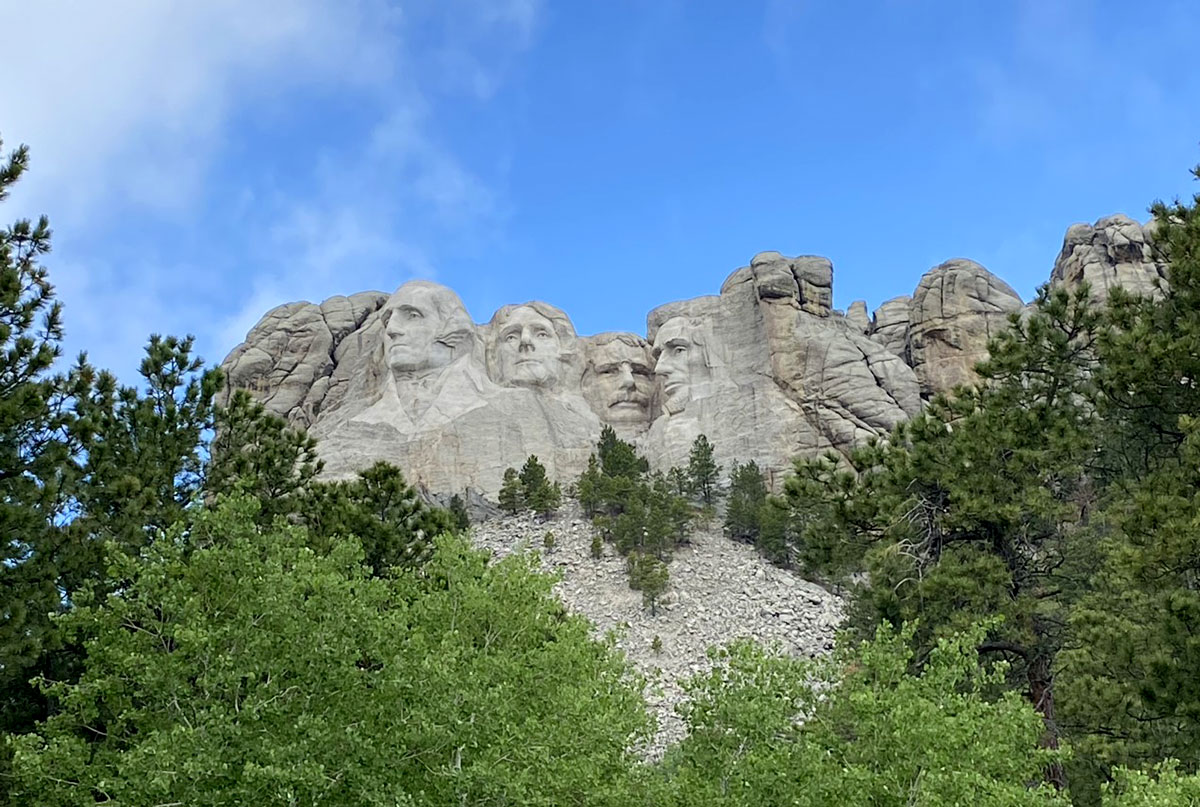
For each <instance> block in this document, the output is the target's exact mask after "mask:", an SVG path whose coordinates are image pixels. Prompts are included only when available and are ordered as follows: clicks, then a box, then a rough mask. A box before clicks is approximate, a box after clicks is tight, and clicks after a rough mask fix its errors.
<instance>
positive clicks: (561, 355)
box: [487, 302, 578, 390]
mask: <svg viewBox="0 0 1200 807" xmlns="http://www.w3.org/2000/svg"><path fill="white" fill-rule="evenodd" d="M489 327H490V332H491V339H490V341H489V344H488V355H487V365H488V374H489V375H490V376H491V377H492V379H493V380H494V381H496V382H497V383H499V384H503V385H504V386H506V387H531V388H535V389H545V390H549V389H554V388H556V387H558V385H559V381H560V380H562V378H563V377H564V375H565V370H566V368H567V365H568V364H569V363H570V360H571V357H572V356H573V355H574V352H575V328H574V327H573V326H572V325H571V321H570V320H569V319H568V318H567V315H566V314H564V313H563V312H562V311H560V310H559V309H557V308H555V307H554V306H552V305H547V304H546V303H541V302H529V303H524V304H522V305H506V306H504V307H503V308H501V309H500V310H499V311H497V312H496V314H495V315H494V316H493V317H492V322H491V324H490V326H489ZM576 378H578V376H576Z"/></svg>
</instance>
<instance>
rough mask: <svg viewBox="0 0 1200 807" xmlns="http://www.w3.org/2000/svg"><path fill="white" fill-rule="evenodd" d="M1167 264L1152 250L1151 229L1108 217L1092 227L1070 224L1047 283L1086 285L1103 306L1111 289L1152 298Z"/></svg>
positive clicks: (1164, 274) (1120, 217)
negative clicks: (1122, 289)
mask: <svg viewBox="0 0 1200 807" xmlns="http://www.w3.org/2000/svg"><path fill="white" fill-rule="evenodd" d="M1166 269H1167V265H1166V262H1165V261H1164V260H1163V256H1162V255H1160V254H1159V253H1158V252H1157V251H1156V250H1155V248H1154V229H1153V226H1152V225H1145V226H1143V225H1141V224H1138V223H1137V222H1136V221H1134V220H1133V219H1131V218H1129V217H1128V216H1122V215H1116V216H1108V217H1106V218H1102V219H1100V220H1099V221H1097V222H1096V223H1095V224H1073V225H1071V227H1070V228H1069V229H1068V230H1067V234H1066V236H1065V237H1064V238H1063V247H1062V251H1061V252H1059V254H1058V259H1057V260H1055V261H1054V270H1053V271H1052V272H1051V273H1050V282H1051V283H1053V284H1056V285H1058V284H1061V285H1064V286H1068V287H1074V286H1077V285H1079V284H1080V283H1085V282H1086V283H1087V284H1088V286H1089V287H1090V288H1091V292H1092V297H1093V298H1095V299H1096V300H1098V301H1101V302H1103V301H1104V300H1106V299H1108V291H1109V289H1111V288H1112V287H1113V286H1122V287H1124V288H1125V289H1126V290H1128V291H1130V292H1132V293H1134V294H1146V295H1154V294H1157V293H1158V283H1159V282H1160V281H1162V280H1164V279H1165V278H1166Z"/></svg>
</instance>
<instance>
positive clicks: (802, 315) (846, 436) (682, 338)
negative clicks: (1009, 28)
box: [222, 216, 1165, 497]
mask: <svg viewBox="0 0 1200 807" xmlns="http://www.w3.org/2000/svg"><path fill="white" fill-rule="evenodd" d="M1151 237H1152V232H1151V231H1150V230H1149V229H1148V228H1146V227H1142V226H1141V225H1138V224H1137V223H1136V222H1133V221H1132V220H1131V219H1126V218H1124V217H1120V216H1114V217H1110V218H1107V219H1101V220H1100V221H1099V222H1097V223H1096V224H1095V225H1093V226H1088V225H1075V226H1073V227H1071V228H1070V230H1068V231H1067V235H1066V238H1065V239H1064V246H1063V250H1062V253H1061V254H1060V255H1059V258H1058V261H1057V262H1056V263H1055V268H1054V273H1053V275H1052V278H1051V279H1052V281H1053V282H1055V283H1063V284H1067V285H1071V284H1076V283H1079V282H1082V281H1087V282H1088V283H1089V284H1091V287H1092V288H1093V293H1096V294H1097V295H1098V296H1101V297H1103V296H1104V295H1106V294H1107V291H1108V289H1110V288H1111V287H1112V286H1113V285H1117V284H1122V285H1125V286H1127V287H1129V288H1131V289H1132V290H1134V291H1150V292H1153V290H1154V288H1155V287H1154V283H1155V279H1156V278H1159V277H1162V276H1163V274H1164V272H1165V270H1164V267H1163V265H1162V263H1161V262H1160V261H1159V259H1158V257H1157V256H1156V253H1155V252H1154V249H1153V244H1152V240H1151ZM1021 309H1022V302H1021V299H1020V297H1019V296H1018V295H1017V293H1016V292H1015V291H1014V290H1013V289H1012V288H1011V287H1009V286H1008V285H1007V284H1006V283H1004V282H1003V281H1002V280H1000V279H999V278H997V277H996V276H995V275H993V274H992V273H991V272H989V271H988V270H987V269H985V268H984V267H982V266H980V265H979V264H977V263H975V262H973V261H969V260H965V259H954V260H950V261H947V262H945V263H943V264H940V265H939V266H936V267H934V268H933V269H931V270H929V271H928V272H927V273H926V274H925V275H924V276H923V277H921V279H920V282H919V283H918V284H917V287H916V289H915V291H914V292H913V294H912V296H911V297H909V296H905V297H897V298H894V299H892V300H888V301H887V302H884V303H882V304H881V305H880V306H879V307H878V308H877V309H875V311H874V312H873V314H871V315H870V316H869V317H868V316H867V307H866V304H865V303H863V302H861V301H859V302H855V303H853V304H851V305H850V306H849V307H848V308H847V309H846V312H845V313H844V314H843V313H842V312H840V311H838V310H835V309H834V308H833V265H832V264H831V263H830V261H829V260H828V259H826V258H822V257H819V256H813V255H804V256H798V257H786V256H784V255H781V254H779V253H778V252H763V253H760V254H758V255H755V256H754V258H753V259H752V260H751V261H750V263H749V265H748V266H745V267H743V268H741V269H738V270H736V271H734V272H733V273H732V274H730V275H729V277H728V278H727V279H726V281H725V283H724V284H723V285H722V286H721V289H720V293H719V294H715V295H710V296H706V297H697V298H693V299H690V300H680V301H677V302H671V303H667V304H665V305H661V306H659V307H657V308H655V309H654V310H652V311H651V312H650V313H649V314H648V315H647V318H646V332H645V334H644V335H643V334H633V333H618V332H606V333H601V334H597V335H595V336H583V337H580V336H579V335H577V334H576V332H575V328H574V326H573V325H572V323H571V320H570V317H569V316H568V315H567V314H566V312H564V311H562V310H560V309H558V308H556V307H554V306H552V305H549V304H547V303H544V302H538V301H531V302H526V303H518V304H513V305H506V306H503V307H501V308H500V309H499V310H498V311H496V312H495V313H494V315H493V316H492V317H491V319H490V320H489V321H488V322H487V323H486V324H477V322H476V321H475V319H474V318H473V317H472V316H471V314H470V313H469V312H468V311H467V309H466V307H465V306H464V305H463V303H462V301H461V300H460V299H459V297H458V295H456V294H455V293H454V292H453V291H451V290H450V289H448V288H446V287H445V286H441V285H439V284H436V283H431V282H429V281H421V280H418V281H410V282H408V283H405V284H404V285H402V286H401V287H400V288H399V289H397V290H396V291H395V293H393V294H391V295H388V294H384V293H382V292H363V293H361V294H354V295H351V296H349V297H334V298H331V299H329V300H327V301H325V302H324V303H322V304H320V305H314V304H311V303H289V304H287V305H283V306H279V307H278V308H275V309H272V310H271V311H269V312H268V313H267V314H266V315H265V316H264V317H263V318H262V320H261V321H260V322H259V323H258V324H257V325H255V327H254V328H253V329H252V330H251V331H250V333H249V334H248V335H247V337H246V341H245V342H244V343H243V344H241V345H239V346H237V347H236V348H235V349H234V350H233V351H232V352H231V353H230V354H229V356H228V357H227V358H226V359H225V362H224V363H223V364H222V367H223V369H224V370H225V372H226V378H227V379H228V390H232V389H237V388H241V389H246V390H249V391H250V393H251V394H252V395H253V396H254V397H255V398H257V399H258V400H260V401H262V402H263V403H264V405H265V406H266V407H267V409H268V410H269V411H271V412H274V413H276V414H278V415H281V416H282V417H284V418H286V419H287V420H288V421H289V422H290V423H292V424H293V425H296V426H299V427H303V428H305V429H308V430H309V432H310V433H311V434H312V435H313V436H315V437H316V438H317V440H318V446H319V451H320V453H321V456H322V457H323V458H324V460H325V462H326V474H327V475H329V476H330V477H334V478H336V477H345V476H349V475H352V474H353V473H354V472H356V471H357V470H359V469H361V468H364V467H366V466H367V465H369V464H371V463H372V462H375V461H377V460H387V461H389V462H392V463H395V464H396V465H398V466H400V467H401V468H402V469H403V470H404V471H405V473H406V474H407V476H408V477H409V479H411V480H412V481H414V482H418V483H421V484H423V485H424V486H426V487H427V488H428V489H430V490H431V491H433V492H446V493H449V492H461V491H463V490H464V489H466V490H468V491H474V492H480V493H482V494H484V495H487V496H491V497H494V496H495V494H496V492H497V491H498V490H499V488H500V481H501V478H502V475H503V473H504V469H505V468H508V467H510V466H511V467H519V466H520V465H521V464H522V463H523V462H524V461H525V459H526V458H527V457H528V456H529V455H530V454H536V455H537V456H538V457H539V458H540V459H541V461H542V463H543V464H544V465H545V466H546V468H547V470H548V472H549V473H550V475H551V477H553V478H556V479H558V480H560V481H562V482H564V483H569V482H571V481H573V480H574V479H575V478H576V477H577V476H578V475H579V474H580V473H581V472H582V471H583V470H584V469H585V468H586V466H587V458H588V455H589V454H590V453H591V452H592V451H593V450H594V446H595V441H596V439H597V437H598V436H599V432H600V429H601V428H602V427H603V426H605V425H608V426H612V427H613V429H614V430H616V432H617V434H618V435H620V436H621V437H622V438H623V439H626V440H630V441H633V442H634V443H635V444H636V445H637V447H638V448H639V449H640V450H641V451H642V452H643V453H644V454H645V455H646V456H647V458H648V459H649V460H650V462H651V463H652V465H653V466H654V467H656V468H660V469H666V468H669V467H670V466H672V465H684V464H686V462H687V456H688V452H689V450H690V448H691V445H692V442H693V440H694V439H695V438H696V437H697V436H698V435H700V434H704V435H706V436H707V437H708V438H709V440H710V442H712V444H713V445H714V447H715V450H716V458H717V461H718V462H720V463H721V464H722V465H723V466H724V467H725V470H726V471H728V470H729V468H730V467H731V466H732V464H733V463H734V462H744V461H748V460H754V461H755V462H757V463H758V465H759V467H761V468H763V469H764V470H765V471H766V474H767V476H768V481H769V482H770V483H771V485H772V486H773V487H778V485H779V484H780V483H781V482H782V479H783V476H784V474H785V473H787V472H788V470H789V469H790V468H791V465H792V460H793V459H794V458H795V457H797V456H800V455H812V454H814V453H818V452H824V451H828V450H833V451H837V452H846V451H848V450H849V449H850V448H851V447H852V446H854V445H856V444H858V443H861V442H862V441H864V440H866V439H868V438H870V437H873V436H880V435H885V434H887V433H888V432H889V431H890V430H891V429H893V428H894V427H895V426H896V425H897V424H898V423H900V422H902V421H903V420H905V419H907V418H909V417H911V416H913V415H914V414H916V413H917V412H918V411H920V408H921V406H922V403H923V400H925V399H928V398H929V397H931V396H933V395H935V394H937V393H939V392H947V391H950V390H952V389H953V388H954V387H955V386H956V385H959V384H970V383H974V382H975V381H977V378H976V376H975V373H974V366H975V364H976V363H977V362H978V361H980V360H981V359H983V358H985V357H986V355H987V344H988V340H989V339H991V338H992V337H993V336H995V335H996V334H997V333H999V332H1000V331H1001V330H1002V329H1003V328H1005V327H1007V326H1008V318H1009V315H1010V314H1011V313H1013V312H1017V311H1020V310H1021ZM228 390H227V392H228Z"/></svg>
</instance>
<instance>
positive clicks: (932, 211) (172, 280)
mask: <svg viewBox="0 0 1200 807" xmlns="http://www.w3.org/2000/svg"><path fill="white" fill-rule="evenodd" d="M0 9H2V10H4V11H6V12H8V14H9V15H16V16H18V17H20V18H21V19H23V20H24V21H25V22H24V23H23V25H22V29H23V30H24V31H28V32H30V33H28V34H23V35H20V36H16V37H9V40H8V41H6V44H5V47H4V48H3V49H0V75H3V76H4V77H5V79H6V80H5V81H3V82H0V136H3V138H4V140H5V147H6V149H7V148H11V147H12V146H15V145H16V144H17V143H21V142H24V143H27V144H29V146H30V147H31V149H32V154H33V167H32V170H31V171H30V173H29V174H28V175H27V178H26V179H25V180H24V181H23V183H22V185H21V186H20V187H19V188H18V190H17V192H15V193H14V194H13V196H12V197H11V198H10V200H9V201H8V202H6V203H5V204H3V205H0V219H2V220H5V221H8V220H12V219H14V218H16V217H18V216H33V215H36V214H39V213H43V212H45V213H47V214H49V215H50V217H51V222H52V224H53V226H54V228H55V251H54V253H53V254H52V255H51V256H50V258H49V259H48V261H47V265H48V266H49V268H50V272H51V277H52V279H53V280H54V282H55V283H56V285H57V286H58V289H59V293H60V297H61V299H62V300H63V301H64V303H65V305H66V325H67V330H68V338H67V344H66V349H67V352H68V354H69V355H70V354H73V353H75V352H77V351H78V350H80V349H85V348H86V349H87V350H88V351H89V352H90V354H91V356H92V358H93V360H94V361H95V362H96V363H97V364H100V365H101V366H106V367H110V368H112V369H114V370H116V371H117V372H118V373H119V374H120V375H121V376H122V378H125V379H128V380H132V378H131V374H132V372H133V368H135V367H136V365H137V362H138V361H139V359H140V351H141V346H142V345H143V344H144V343H145V340H146V338H147V336H148V335H149V334H150V333H152V332H159V333H177V334H183V333H192V334H195V335H196V337H197V340H198V344H199V347H200V352H201V353H202V355H204V356H205V357H206V358H207V359H208V360H210V361H212V362H218V361H220V360H221V358H223V357H224V355H225V354H226V353H227V352H228V351H229V350H230V349H231V348H232V347H233V346H234V345H235V344H236V343H237V342H238V341H240V340H241V338H242V337H243V336H244V335H245V332H246V331H247V330H248V329H249V328H250V327H251V326H252V325H253V324H254V322H255V321H256V320H257V319H258V317H259V316H260V315H261V314H263V313H265V312H266V310H267V309H269V308H270V307H272V306H274V305H277V304H279V303H283V302H287V301H292V300H299V299H308V300H313V301H320V300H322V299H324V298H326V297H328V296H331V295H334V294H349V293H353V292H356V291H361V290H365V289H380V290H385V291H390V290H392V289H394V288H395V287H396V286H398V285H399V284H400V283H402V282H404V281H405V280H407V279H410V278H412V277H429V278H432V279H435V280H437V281H439V282H442V283H445V284H447V285H449V286H451V287H452V288H454V289H455V290H456V291H458V292H459V294H460V295H461V296H462V298H463V300H464V302H465V303H466V304H467V307H468V309H469V310H470V311H471V313H472V315H473V316H474V317H475V319H476V320H478V321H486V320H487V319H488V318H490V316H491V314H492V312H493V311H494V310H495V309H496V308H497V307H499V306H500V305H501V304H504V303H509V302H521V301H524V300H528V299H542V300H545V301H547V302H550V303H553V304H555V305H558V306H559V307H561V308H563V309H565V310H566V311H567V312H568V313H569V314H570V315H571V316H572V318H573V319H574V322H575V325H576V327H577V329H578V330H579V331H580V333H594V332H597V331H601V330H633V331H637V332H642V331H643V330H644V326H645V315H646V313H647V312H648V311H649V310H650V309H651V308H653V307H654V306H656V305H659V304H661V303H664V302H668V301H670V300H675V299H681V298H685V297H692V296H696V295H700V294H710V293H715V292H716V291H717V290H718V289H719V287H720V284H721V282H722V280H724V278H725V277H726V276H727V275H728V274H729V273H730V272H731V271H733V270H734V269H736V268H738V267H739V266H744V265H746V264H747V262H748V261H749V259H750V258H751V256H752V255H754V254H755V253H756V252H759V251H763V250H778V251H781V252H784V253H785V254H819V255H825V256H827V257H829V258H831V259H832V260H833V263H834V272H835V274H834V281H835V286H834V295H835V304H836V305H838V306H839V307H844V306H846V305H848V304H849V303H850V302H851V301H852V300H855V299H859V298H862V299H866V300H867V301H868V303H869V304H870V306H871V307H872V308H874V306H875V305H877V304H878V303H879V302H881V301H883V300H885V299H887V298H890V297H893V296H896V295H898V294H905V293H909V292H911V290H912V289H913V287H914V286H915V285H916V283H917V280H918V278H919V277H920V276H921V274H922V273H923V272H925V271H926V270H927V269H929V268H930V267H931V266H933V265H935V264H937V263H940V262H941V261H943V260H946V259H948V258H952V257H969V258H973V259H975V260H977V261H979V262H980V263H982V264H984V265H985V266H987V267H988V268H989V269H991V270H992V271H994V272H996V273H997V274H998V275H1000V276H1001V277H1003V278H1004V279H1006V280H1007V281H1008V282H1009V283H1011V284H1012V285H1013V286H1014V287H1015V288H1016V289H1017V290H1018V291H1019V292H1020V293H1021V294H1022V296H1023V297H1025V298H1026V299H1028V298H1029V297H1031V296H1032V294H1033V292H1034V289H1035V288H1036V286H1037V285H1038V284H1039V283H1041V282H1043V281H1044V280H1045V279H1046V277H1047V275H1048V273H1049V271H1050V268H1051V265H1052V264H1053V261H1054V257H1055V255H1056V254H1057V253H1058V250H1059V248H1060V246H1061V243H1062V236H1063V233H1064V232H1065V231H1066V228H1067V227H1068V226H1069V225H1070V224H1071V223H1073V222H1076V221H1088V222H1091V221H1094V220H1096V219H1097V218H1099V217H1101V216H1104V215H1108V214H1111V213H1116V212H1123V213H1127V214H1129V215H1132V216H1134V217H1136V218H1139V219H1145V218H1146V212H1145V211H1146V207H1147V205H1148V204H1149V203H1150V202H1151V201H1152V200H1153V199H1155V198H1172V197H1175V196H1190V195H1191V194H1192V193H1193V192H1195V191H1196V190H1200V188H1197V187H1196V186H1195V184H1194V183H1192V181H1191V177H1190V176H1189V174H1188V169H1189V168H1190V167H1191V166H1192V165H1193V164H1195V163H1197V162H1200V71H1197V70H1195V69H1194V68H1192V67H1191V65H1192V63H1193V62H1194V48H1195V43H1196V42H1197V41H1200V11H1197V10H1196V7H1195V4H1194V2H1193V0H1180V2H1170V1H1169V0H1163V2H1145V3H1142V4H1139V5H1138V6H1137V7H1136V8H1135V7H1134V6H1131V5H1129V4H1128V3H1116V2H1100V1H1099V0H1091V1H1089V0H1063V1H1062V2H1059V1H1058V0H1037V1H1033V2H1016V1H1014V2H992V3H963V2H955V1H952V0H945V1H944V2H922V0H904V1H901V0H878V1H877V2H866V1H865V0H864V1H863V2H815V0H808V1H806V0H798V1H797V2H782V1H781V0H767V1H766V2H750V0H744V1H743V2H737V3H733V2H715V1H713V2H707V1H705V2H702V1H700V0H697V2H684V1H683V0H642V1H641V2H633V1H632V0H609V1H608V2H595V3H593V2H574V1H573V0H558V1H557V2H549V0H422V1H421V2H412V3H407V2H384V0H288V1H287V2H283V0H278V1H276V0H258V1H257V2H254V3H245V2H240V0H205V2H191V3H162V2H158V0H142V1H139V2H135V1H134V0H109V2H106V3H77V2H57V0H43V1H42V2H40V3H36V4H35V3H30V2H28V0H0Z"/></svg>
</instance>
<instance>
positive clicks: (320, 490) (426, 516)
mask: <svg viewBox="0 0 1200 807" xmlns="http://www.w3.org/2000/svg"><path fill="white" fill-rule="evenodd" d="M297 510H298V512H297V513H296V514H295V515H296V518H297V519H298V520H299V521H300V522H301V523H302V524H303V525H304V526H305V527H307V529H308V535H309V537H310V541H311V543H312V545H313V546H314V548H316V549H318V550H319V551H321V552H326V551H328V548H329V547H330V546H332V545H333V543H334V542H335V541H336V540H337V539H338V538H341V537H346V536H351V535H352V536H354V537H355V538H357V539H358V540H359V541H360V542H361V543H362V548H363V555H364V558H363V562H364V564H365V565H366V566H367V567H368V568H369V569H371V571H372V573H374V574H376V575H384V574H386V573H388V572H389V571H390V570H393V569H400V568H407V567H413V566H419V565H422V564H424V563H425V562H426V561H427V560H428V558H429V556H430V553H432V551H433V546H434V539H435V538H436V537H437V536H439V535H442V534H445V533H449V532H452V531H453V529H454V527H453V521H452V518H451V516H450V514H449V512H447V511H446V510H442V509H440V508H437V507H430V506H429V505H428V504H426V503H425V502H424V501H422V499H421V497H420V496H419V495H418V493H417V491H416V489H415V488H413V487H412V486H411V485H409V484H408V483H407V482H406V481H405V479H404V474H403V473H402V472H401V471H400V469H399V468H397V467H395V466H394V465H389V464H388V463H385V462H377V463H375V464H374V465H372V466H371V467H369V468H366V469H364V470H362V471H359V473H358V475H357V476H356V478H354V479H352V480H347V481H339V482H324V483H317V484H313V485H310V486H308V488H307V489H306V491H305V495H304V497H303V499H302V500H301V501H300V502H299V504H298V507H297Z"/></svg>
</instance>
